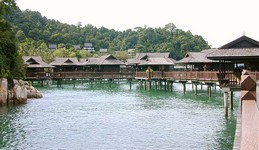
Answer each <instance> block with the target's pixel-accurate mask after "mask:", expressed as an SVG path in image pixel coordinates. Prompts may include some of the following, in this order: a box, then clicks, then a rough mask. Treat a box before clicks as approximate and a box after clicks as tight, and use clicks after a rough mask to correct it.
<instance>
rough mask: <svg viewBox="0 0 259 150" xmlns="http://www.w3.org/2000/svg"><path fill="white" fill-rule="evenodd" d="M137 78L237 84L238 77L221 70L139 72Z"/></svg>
mask: <svg viewBox="0 0 259 150" xmlns="http://www.w3.org/2000/svg"><path fill="white" fill-rule="evenodd" d="M135 78H136V79H141V78H143V79H166V80H192V81H194V80H196V81H208V82H220V83H226V84H237V78H236V77H235V76H234V74H233V73H232V72H225V73H224V74H223V73H220V72H219V71H171V72H161V71H154V72H137V73H136V76H135Z"/></svg>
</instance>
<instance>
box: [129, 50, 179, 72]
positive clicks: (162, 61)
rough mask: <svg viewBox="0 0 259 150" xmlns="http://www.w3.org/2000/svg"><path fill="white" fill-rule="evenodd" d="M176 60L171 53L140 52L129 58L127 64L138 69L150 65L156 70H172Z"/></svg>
mask: <svg viewBox="0 0 259 150" xmlns="http://www.w3.org/2000/svg"><path fill="white" fill-rule="evenodd" d="M175 62H176V61H175V60H174V59H173V58H172V57H171V55H170V53H138V54H136V58H135V59H128V60H127V62H126V65H127V66H131V67H133V68H135V70H137V71H144V70H146V69H147V68H148V67H151V68H152V70H154V71H170V70H173V68H174V65H175Z"/></svg>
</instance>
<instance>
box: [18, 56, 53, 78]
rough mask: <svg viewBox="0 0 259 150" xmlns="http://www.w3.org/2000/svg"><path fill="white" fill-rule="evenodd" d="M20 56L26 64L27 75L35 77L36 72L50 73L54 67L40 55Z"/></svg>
mask: <svg viewBox="0 0 259 150" xmlns="http://www.w3.org/2000/svg"><path fill="white" fill-rule="evenodd" d="M22 58H23V60H24V64H25V65H26V69H27V72H26V76H27V77H35V76H36V75H37V74H42V73H50V72H52V70H53V68H55V67H54V66H52V65H50V64H47V63H46V62H44V61H43V60H42V58H41V57H40V56H23V57H22ZM46 76H48V75H46Z"/></svg>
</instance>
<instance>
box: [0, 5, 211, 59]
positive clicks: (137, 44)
mask: <svg viewBox="0 0 259 150" xmlns="http://www.w3.org/2000/svg"><path fill="white" fill-rule="evenodd" d="M5 19H6V20H7V21H8V22H9V23H10V24H11V25H12V27H13V31H14V33H15V35H16V39H17V42H18V46H19V50H20V53H21V54H22V55H40V56H42V57H43V59H44V60H45V61H51V59H52V58H53V57H55V56H56V57H57V56H59V57H89V56H93V55H98V51H99V49H101V48H105V49H108V52H109V53H111V54H115V52H118V51H119V53H117V54H119V55H120V56H118V57H120V58H121V59H124V60H125V59H126V58H127V57H126V53H127V52H126V50H128V49H135V50H136V51H137V52H170V53H171V54H172V56H173V58H175V59H176V60H178V59H181V58H182V57H183V56H184V54H185V53H186V52H187V51H200V50H202V49H206V48H209V45H208V43H207V42H206V41H205V40H204V39H203V37H201V36H199V35H193V34H192V33H191V32H190V31H187V32H185V31H183V30H181V29H178V28H176V27H175V25H174V24H173V23H168V24H167V25H165V27H163V28H150V27H136V28H135V29H128V30H125V31H116V30H114V29H107V28H105V27H101V28H97V27H95V26H93V25H91V24H88V25H85V26H82V24H81V23H80V22H78V23H77V25H69V24H66V23H61V22H59V21H57V20H50V19H47V18H46V17H43V16H42V15H41V14H40V13H39V12H36V11H30V10H25V11H21V10H20V9H19V8H17V9H15V10H13V11H12V13H10V14H8V15H6V16H5ZM84 43H92V44H93V46H94V48H95V50H96V52H97V53H95V54H91V53H88V52H86V51H83V50H81V51H79V50H75V49H74V48H73V45H81V46H83V44H84ZM49 44H56V45H58V49H57V50H55V51H50V50H49V49H48V45H49ZM122 55H125V56H122Z"/></svg>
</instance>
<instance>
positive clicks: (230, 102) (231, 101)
mask: <svg viewBox="0 0 259 150" xmlns="http://www.w3.org/2000/svg"><path fill="white" fill-rule="evenodd" d="M229 107H230V110H231V111H233V91H230V92H229Z"/></svg>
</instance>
